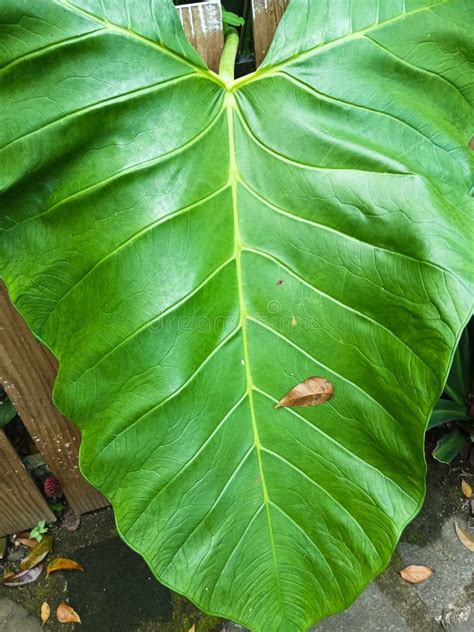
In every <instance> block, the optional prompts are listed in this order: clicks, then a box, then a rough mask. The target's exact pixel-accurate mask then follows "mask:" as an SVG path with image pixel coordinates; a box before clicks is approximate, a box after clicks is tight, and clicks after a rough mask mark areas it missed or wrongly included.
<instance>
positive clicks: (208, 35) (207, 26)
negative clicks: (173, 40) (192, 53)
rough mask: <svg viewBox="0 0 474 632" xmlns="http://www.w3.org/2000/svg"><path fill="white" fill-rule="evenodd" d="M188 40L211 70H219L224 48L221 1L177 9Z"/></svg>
mask: <svg viewBox="0 0 474 632" xmlns="http://www.w3.org/2000/svg"><path fill="white" fill-rule="evenodd" d="M176 8H177V9H178V12H179V16H180V18H181V22H182V24H183V28H184V31H185V33H186V36H187V38H188V40H189V41H190V42H191V44H192V45H193V46H194V48H195V49H196V50H197V52H198V53H199V54H200V55H201V57H202V58H203V59H204V61H205V62H206V64H207V65H208V66H209V68H210V69H211V70H213V71H214V72H217V71H218V70H219V61H220V58H221V53H222V49H223V47H224V32H223V28H222V12H221V3H220V1H217V0H213V1H212V2H196V3H194V4H186V5H184V6H179V7H176Z"/></svg>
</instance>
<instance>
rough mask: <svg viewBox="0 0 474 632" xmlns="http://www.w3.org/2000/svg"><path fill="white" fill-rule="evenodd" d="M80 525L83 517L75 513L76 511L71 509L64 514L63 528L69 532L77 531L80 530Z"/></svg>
mask: <svg viewBox="0 0 474 632" xmlns="http://www.w3.org/2000/svg"><path fill="white" fill-rule="evenodd" d="M80 524H81V516H79V515H78V514H76V513H74V511H73V510H72V509H71V508H70V507H69V509H67V510H66V511H65V512H64V516H63V526H64V527H66V529H67V530H68V531H76V530H77V529H79V526H80Z"/></svg>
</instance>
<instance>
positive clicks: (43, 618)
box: [40, 601, 51, 625]
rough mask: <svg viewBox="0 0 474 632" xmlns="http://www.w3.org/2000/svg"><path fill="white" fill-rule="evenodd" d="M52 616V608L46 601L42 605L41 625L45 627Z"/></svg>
mask: <svg viewBox="0 0 474 632" xmlns="http://www.w3.org/2000/svg"><path fill="white" fill-rule="evenodd" d="M50 615H51V608H50V607H49V603H48V602H47V601H45V602H44V603H43V604H41V612H40V616H41V623H42V624H43V625H44V624H45V623H46V622H47V621H48V619H49V617H50Z"/></svg>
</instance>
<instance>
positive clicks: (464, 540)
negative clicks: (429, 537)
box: [454, 523, 474, 553]
mask: <svg viewBox="0 0 474 632" xmlns="http://www.w3.org/2000/svg"><path fill="white" fill-rule="evenodd" d="M454 526H455V527H456V535H457V536H458V539H459V542H461V544H462V545H464V546H465V547H466V549H467V550H468V551H472V552H473V553H474V536H472V535H471V534H470V533H469V532H468V531H466V529H462V528H461V527H458V525H457V524H456V523H454Z"/></svg>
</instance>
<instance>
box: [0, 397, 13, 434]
mask: <svg viewBox="0 0 474 632" xmlns="http://www.w3.org/2000/svg"><path fill="white" fill-rule="evenodd" d="M15 417H16V410H15V406H13V404H12V403H11V401H10V400H9V398H8V397H5V399H3V400H2V401H0V428H4V427H5V426H6V425H7V424H8V423H10V421H11V420H12V419H14V418H15Z"/></svg>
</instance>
